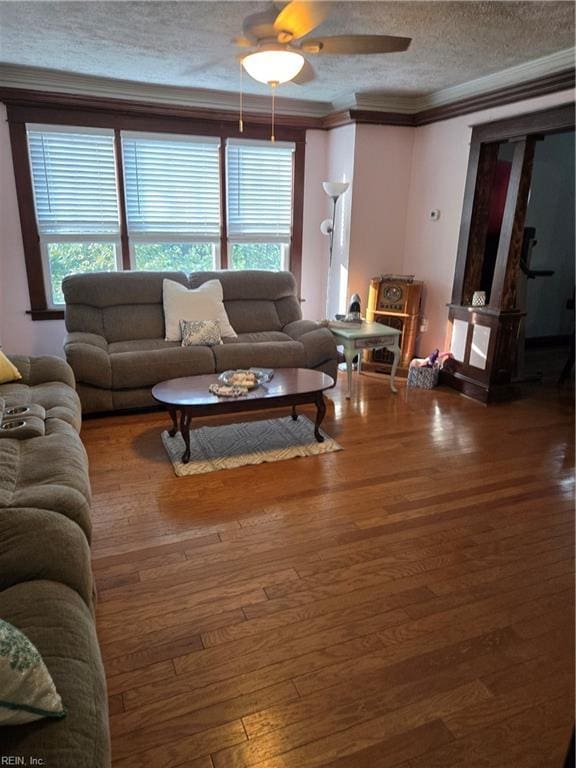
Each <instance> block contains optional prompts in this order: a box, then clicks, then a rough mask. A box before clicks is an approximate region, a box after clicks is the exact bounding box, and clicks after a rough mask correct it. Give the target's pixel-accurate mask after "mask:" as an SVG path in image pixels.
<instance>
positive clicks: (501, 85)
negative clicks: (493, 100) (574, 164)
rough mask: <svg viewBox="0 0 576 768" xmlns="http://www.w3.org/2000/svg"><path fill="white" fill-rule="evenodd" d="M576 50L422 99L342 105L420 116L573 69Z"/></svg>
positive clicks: (358, 96)
mask: <svg viewBox="0 0 576 768" xmlns="http://www.w3.org/2000/svg"><path fill="white" fill-rule="evenodd" d="M575 58H576V49H575V48H568V49H566V50H564V51H558V52H556V53H553V54H551V55H550V56H544V57H542V58H540V59H534V60H533V61H528V62H526V63H524V64H519V65H517V66H515V67H509V68H508V69H503V70H502V71H500V72H496V73H494V74H492V75H486V76H485V77H479V78H477V79H475V80H470V81H468V82H466V83H462V84H460V85H453V86H451V87H449V88H442V89H441V90H439V91H434V92H433V93H429V94H426V95H420V96H387V95H386V94H378V93H355V94H354V96H353V99H352V101H351V102H348V103H344V104H339V106H340V107H341V108H344V109H346V108H349V109H360V110H375V111H378V112H399V113H402V114H412V115H415V114H418V113H419V112H424V111H425V110H432V109H437V108H439V107H443V106H446V105H448V104H456V103H458V102H464V101H467V100H468V99H474V98H476V97H478V96H481V95H485V94H489V93H493V92H494V91H501V90H503V89H505V88H512V87H514V86H519V85H521V84H524V83H526V82H531V81H536V80H540V79H543V78H548V77H550V78H551V77H552V76H554V75H557V74H559V73H562V72H565V71H568V70H573V69H574V64H575Z"/></svg>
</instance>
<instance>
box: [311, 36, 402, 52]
mask: <svg viewBox="0 0 576 768" xmlns="http://www.w3.org/2000/svg"><path fill="white" fill-rule="evenodd" d="M411 42H412V38H411V37H395V36H393V35H335V36H334V37H322V38H317V39H307V40H304V41H303V42H302V44H301V45H300V49H301V50H302V51H303V52H304V53H328V54H354V53H357V54H368V53H398V52H400V51H405V50H406V49H407V48H408V46H409V45H410V43H411Z"/></svg>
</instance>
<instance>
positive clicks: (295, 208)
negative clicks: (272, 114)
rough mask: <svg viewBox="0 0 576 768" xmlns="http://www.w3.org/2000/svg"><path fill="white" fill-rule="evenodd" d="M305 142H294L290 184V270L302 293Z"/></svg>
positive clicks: (300, 293) (299, 292) (298, 291)
mask: <svg viewBox="0 0 576 768" xmlns="http://www.w3.org/2000/svg"><path fill="white" fill-rule="evenodd" d="M305 159H306V143H305V142H303V141H301V142H297V143H296V149H295V151H294V180H293V184H292V189H293V193H292V195H293V196H292V242H291V244H290V267H289V269H290V271H291V272H292V274H293V275H294V279H295V280H296V292H297V295H298V296H301V295H302V239H303V234H304V228H303V224H304V170H305Z"/></svg>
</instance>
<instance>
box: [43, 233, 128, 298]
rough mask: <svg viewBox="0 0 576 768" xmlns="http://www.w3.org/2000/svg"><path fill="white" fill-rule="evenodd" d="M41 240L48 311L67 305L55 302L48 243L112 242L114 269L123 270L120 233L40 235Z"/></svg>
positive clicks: (116, 270)
mask: <svg viewBox="0 0 576 768" xmlns="http://www.w3.org/2000/svg"><path fill="white" fill-rule="evenodd" d="M39 242H40V253H41V256H42V275H43V277H44V286H45V290H46V307H47V309H48V311H50V310H52V311H62V307H64V306H65V305H64V304H57V303H56V302H54V301H53V297H52V270H51V268H50V256H49V254H48V245H49V244H50V243H110V244H112V245H113V246H114V248H115V251H114V253H115V256H116V269H115V270H113V271H115V272H122V244H121V242H120V237H119V235H91V234H87V235H40V237H39ZM111 271H112V270H111Z"/></svg>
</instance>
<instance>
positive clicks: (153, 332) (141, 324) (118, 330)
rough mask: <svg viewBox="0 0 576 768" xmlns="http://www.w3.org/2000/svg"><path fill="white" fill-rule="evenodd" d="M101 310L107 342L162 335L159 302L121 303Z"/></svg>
mask: <svg viewBox="0 0 576 768" xmlns="http://www.w3.org/2000/svg"><path fill="white" fill-rule="evenodd" d="M101 311H102V326H103V336H104V337H105V338H106V339H107V340H108V341H109V342H113V341H124V340H125V339H153V338H159V339H161V338H163V337H164V313H163V312H162V305H161V304H123V305H119V306H116V307H104V308H103V309H102V310H101Z"/></svg>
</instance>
